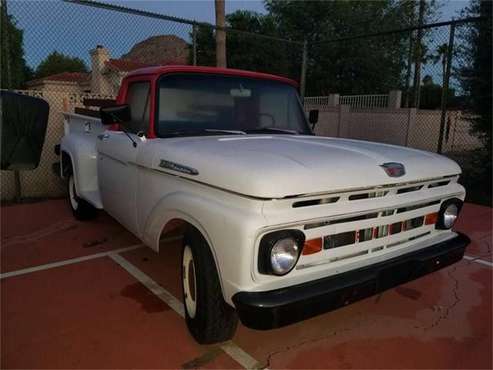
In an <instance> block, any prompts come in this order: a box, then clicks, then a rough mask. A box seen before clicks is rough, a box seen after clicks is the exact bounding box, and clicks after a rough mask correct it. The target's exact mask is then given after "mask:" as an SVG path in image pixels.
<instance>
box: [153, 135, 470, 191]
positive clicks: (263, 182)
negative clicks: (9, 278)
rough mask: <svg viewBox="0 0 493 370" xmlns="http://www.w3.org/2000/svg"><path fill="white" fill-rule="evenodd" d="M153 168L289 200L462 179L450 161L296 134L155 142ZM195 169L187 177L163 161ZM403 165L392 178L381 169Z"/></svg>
mask: <svg viewBox="0 0 493 370" xmlns="http://www.w3.org/2000/svg"><path fill="white" fill-rule="evenodd" d="M151 145H156V148H155V149H154V150H155V154H156V155H155V156H154V159H153V164H152V166H153V167H154V168H156V169H159V170H161V171H166V172H170V173H175V174H178V175H180V176H182V177H187V178H190V179H193V180H194V181H199V182H201V183H205V184H208V185H211V186H214V187H217V188H221V189H224V190H228V191H232V192H235V193H239V194H243V195H246V196H252V197H257V198H284V197H287V196H296V195H302V194H312V193H325V192H333V191H338V190H348V189H353V188H366V187H373V186H378V185H387V184H396V183H406V182H410V181H417V180H423V179H430V178H437V177H442V176H448V175H457V174H459V173H460V172H461V170H460V167H459V166H458V165H457V164H456V163H455V162H454V161H451V160H450V159H448V158H445V157H443V156H440V155H437V154H433V153H429V152H424V151H421V150H416V149H410V148H406V147H399V146H395V145H389V144H381V143H372V142H367V141H359V140H349V139H338V138H327V137H317V136H294V135H272V136H265V135H248V136H220V137H218V136H214V137H188V138H173V139H158V140H153V144H151ZM162 161H167V162H166V163H167V164H168V165H169V164H170V163H171V165H172V166H173V165H174V164H177V165H181V166H186V167H187V168H191V169H195V170H196V171H197V172H198V174H196V173H195V174H187V173H181V172H179V169H180V167H178V171H177V170H176V168H175V169H172V168H171V169H170V168H169V166H168V168H163V162H162ZM387 162H397V163H401V164H403V165H404V167H405V170H406V173H405V175H403V176H401V177H397V178H396V177H390V176H388V175H387V173H386V172H385V171H384V169H383V168H382V167H380V165H382V164H383V163H387Z"/></svg>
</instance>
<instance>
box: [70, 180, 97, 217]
mask: <svg viewBox="0 0 493 370" xmlns="http://www.w3.org/2000/svg"><path fill="white" fill-rule="evenodd" d="M67 193H68V201H69V204H70V208H71V209H72V213H73V214H74V217H75V218H76V219H78V220H81V221H83V220H90V219H92V218H94V217H96V215H97V209H96V208H94V207H93V206H92V205H91V204H89V203H88V202H86V201H85V200H84V199H81V198H79V197H78V196H77V190H76V188H75V180H74V175H73V174H70V175H69V178H68V191H67Z"/></svg>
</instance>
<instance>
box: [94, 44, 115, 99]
mask: <svg viewBox="0 0 493 370" xmlns="http://www.w3.org/2000/svg"><path fill="white" fill-rule="evenodd" d="M89 54H90V55H91V92H92V93H93V94H103V95H107V94H111V93H112V89H111V84H110V81H108V78H109V76H105V75H103V70H104V67H105V65H106V62H107V61H108V60H110V52H109V51H108V49H106V48H105V47H104V46H102V45H98V46H96V49H93V50H91V51H90V52H89Z"/></svg>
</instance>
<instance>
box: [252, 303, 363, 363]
mask: <svg viewBox="0 0 493 370" xmlns="http://www.w3.org/2000/svg"><path fill="white" fill-rule="evenodd" d="M358 315H360V316H361V313H359V314H358ZM365 323H368V321H365V320H361V319H360V320H359V321H358V322H357V324H356V325H353V326H351V327H346V328H342V329H339V330H334V331H332V332H330V333H328V334H327V335H324V336H321V337H317V338H313V339H307V340H304V341H301V342H299V343H296V344H292V345H289V346H285V347H284V348H282V349H280V350H277V351H272V352H270V353H269V354H268V355H267V358H266V359H265V361H263V362H259V366H258V368H259V369H267V368H268V369H270V367H271V364H272V359H273V357H275V356H277V355H279V354H281V353H286V352H289V351H291V350H294V349H296V348H299V347H302V346H304V345H306V344H313V343H316V342H319V341H322V340H325V339H327V338H330V337H335V336H337V335H341V334H344V333H347V332H349V331H352V330H355V329H358V328H360V327H362V326H363V324H365Z"/></svg>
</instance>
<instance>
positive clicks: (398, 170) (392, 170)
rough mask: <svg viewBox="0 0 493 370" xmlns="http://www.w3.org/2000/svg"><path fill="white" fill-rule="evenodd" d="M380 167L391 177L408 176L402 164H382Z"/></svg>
mask: <svg viewBox="0 0 493 370" xmlns="http://www.w3.org/2000/svg"><path fill="white" fill-rule="evenodd" d="M380 167H382V168H383V170H384V171H385V173H386V174H387V175H389V176H390V177H401V176H404V175H405V174H406V169H405V168H404V165H403V164H402V163H397V162H387V163H384V164H381V165H380Z"/></svg>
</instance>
